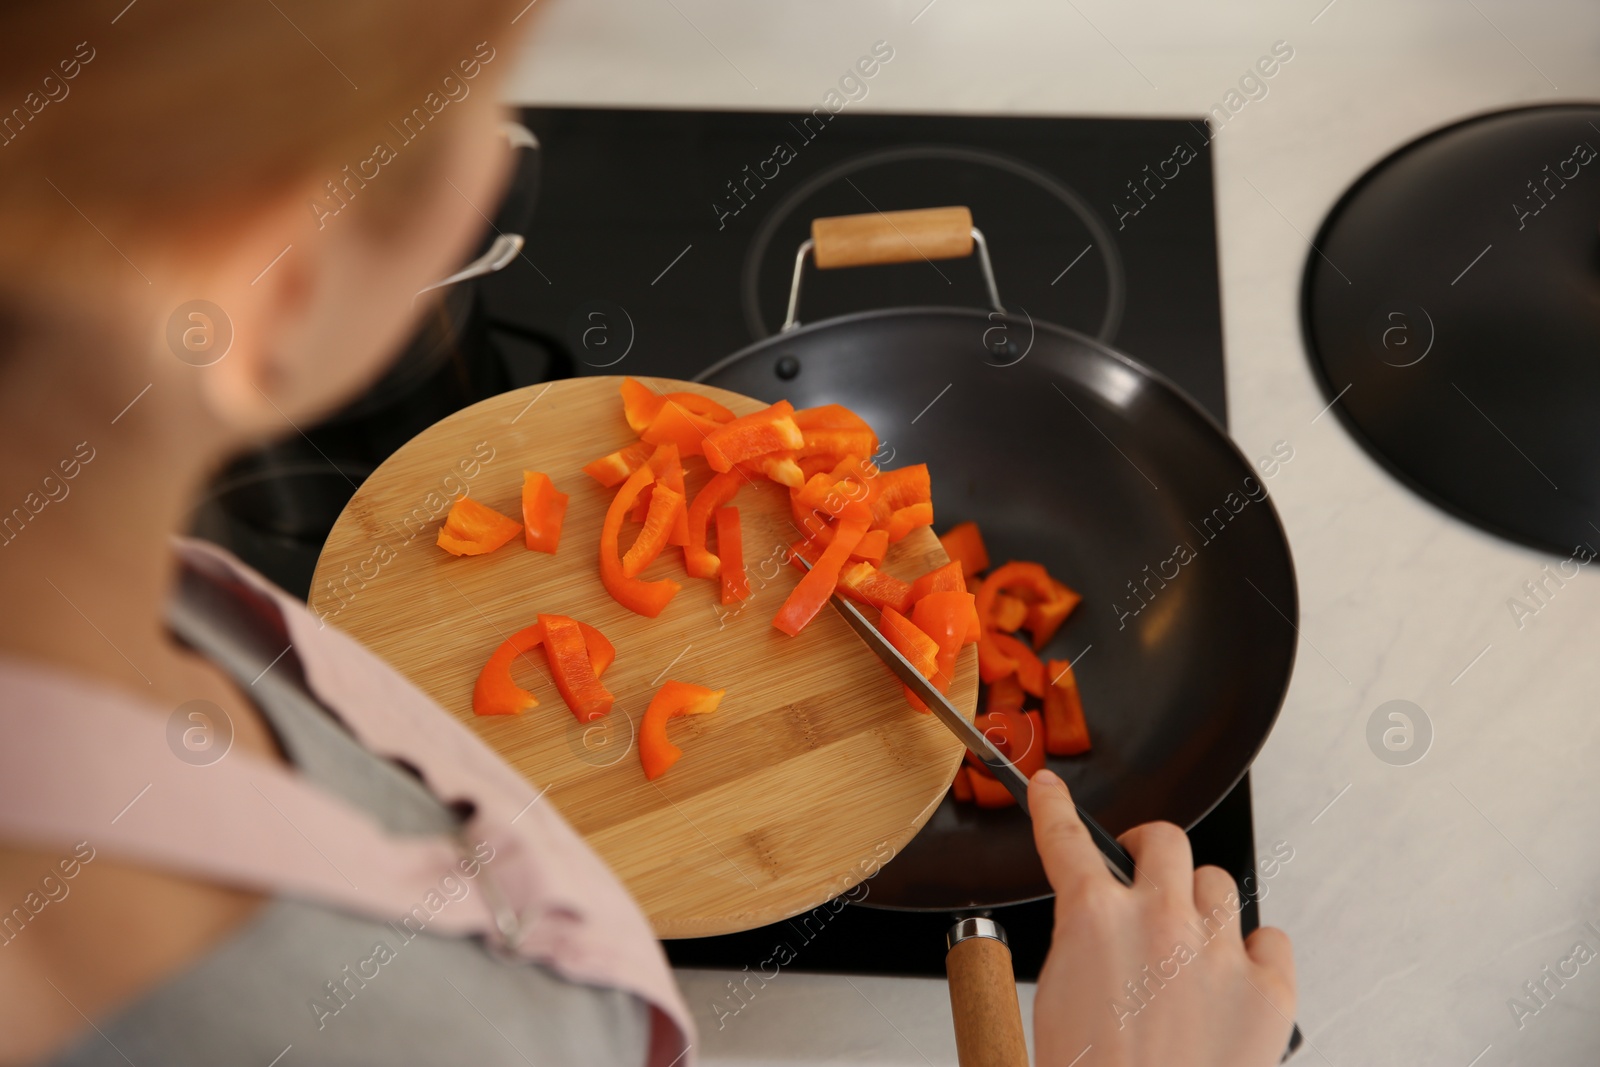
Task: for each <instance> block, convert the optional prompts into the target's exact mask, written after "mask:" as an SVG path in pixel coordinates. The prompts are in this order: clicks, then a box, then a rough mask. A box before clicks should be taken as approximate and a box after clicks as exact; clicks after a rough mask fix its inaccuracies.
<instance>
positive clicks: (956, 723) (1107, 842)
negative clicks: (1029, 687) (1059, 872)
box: [795, 555, 1134, 886]
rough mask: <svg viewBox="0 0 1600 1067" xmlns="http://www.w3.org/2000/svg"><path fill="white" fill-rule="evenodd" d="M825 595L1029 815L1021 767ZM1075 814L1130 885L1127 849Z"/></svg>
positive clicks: (861, 620)
mask: <svg viewBox="0 0 1600 1067" xmlns="http://www.w3.org/2000/svg"><path fill="white" fill-rule="evenodd" d="M795 558H796V559H798V560H800V563H801V564H802V565H803V566H804V567H805V568H806V570H808V571H809V570H810V569H811V564H810V563H809V562H807V561H806V559H805V558H804V557H803V556H799V555H796V556H795ZM829 600H830V601H831V602H832V604H833V606H834V609H835V610H836V611H838V612H839V614H840V615H843V616H844V621H845V622H846V623H847V624H848V625H849V626H850V628H851V629H852V630H854V631H855V632H856V636H857V637H859V638H861V640H862V641H864V642H866V644H867V647H868V648H870V649H872V651H873V652H874V653H876V654H877V656H878V658H879V659H880V660H882V661H883V662H884V663H885V664H886V665H887V666H888V668H889V669H890V670H891V671H893V672H894V675H895V677H896V678H899V679H900V681H902V682H903V683H905V685H906V687H907V688H908V689H910V690H911V691H912V692H913V693H915V694H916V695H917V696H918V697H920V698H921V699H922V702H923V703H924V704H926V705H927V706H928V708H929V709H930V710H931V711H932V712H933V714H934V715H935V716H936V717H937V718H938V720H939V721H940V722H942V723H944V725H945V726H946V727H948V728H949V730H950V732H951V733H953V734H955V735H956V736H957V737H958V738H960V739H961V743H962V744H964V745H966V746H967V750H968V751H969V752H971V753H972V754H973V755H974V756H977V757H978V759H980V760H981V761H983V765H984V766H985V767H987V768H989V770H990V771H992V772H993V773H994V776H995V777H996V778H998V779H999V780H1000V783H1001V784H1002V785H1004V786H1005V787H1006V790H1007V791H1008V792H1009V793H1010V794H1011V795H1012V796H1013V797H1016V799H1017V803H1018V805H1020V806H1021V808H1022V811H1023V813H1024V814H1026V815H1028V817H1029V818H1032V817H1033V813H1032V812H1030V811H1029V810H1028V779H1027V778H1026V777H1024V775H1023V773H1022V772H1021V771H1019V770H1017V767H1016V765H1015V764H1014V763H1012V762H1011V761H1010V760H1008V759H1006V757H1005V754H1004V753H1002V752H1001V751H1000V750H999V749H998V748H996V747H995V746H994V743H993V742H991V741H990V740H989V739H988V738H987V737H985V736H984V735H983V731H982V730H979V729H978V728H977V727H976V726H975V725H973V724H972V722H971V721H970V720H968V719H967V717H966V716H965V715H963V714H961V712H960V710H959V709H957V708H956V706H955V705H954V704H952V703H950V700H949V698H948V697H946V696H945V695H944V694H943V693H941V692H939V690H938V689H936V688H935V687H934V685H933V683H932V682H930V681H928V679H926V678H924V677H923V676H922V672H921V671H919V670H917V669H916V668H915V667H913V666H912V665H911V662H910V661H909V660H907V659H906V658H905V657H904V656H902V655H901V654H900V650H899V649H898V648H895V647H894V645H892V644H890V643H889V639H888V638H886V637H884V636H883V634H882V633H880V632H879V631H878V628H877V627H876V626H874V625H873V624H872V622H871V620H869V619H868V618H867V617H866V616H865V615H863V614H862V613H861V609H860V608H858V607H856V606H855V604H853V603H852V602H850V601H849V600H846V599H845V598H844V597H843V596H842V595H840V594H839V593H838V592H837V591H836V592H835V593H834V594H833V595H832V596H831V597H829ZM1074 807H1077V805H1076V804H1074ZM1078 818H1080V819H1082V820H1083V825H1084V827H1085V828H1087V829H1088V831H1089V836H1090V837H1091V838H1093V839H1094V843H1095V845H1096V847H1098V848H1099V849H1100V854H1101V855H1102V856H1104V857H1105V861H1106V866H1107V867H1109V868H1110V869H1111V873H1112V874H1113V875H1115V876H1116V879H1117V881H1119V882H1121V883H1122V884H1123V885H1130V886H1131V885H1132V884H1133V871H1134V864H1133V857H1132V856H1130V855H1129V854H1128V850H1127V849H1125V848H1123V847H1122V845H1120V844H1119V843H1118V842H1117V839H1116V838H1114V837H1112V836H1111V835H1110V834H1109V833H1108V832H1106V829H1105V828H1104V827H1103V826H1101V825H1100V824H1099V823H1098V822H1096V821H1095V820H1094V819H1093V818H1092V817H1091V816H1090V815H1089V813H1088V812H1086V811H1084V810H1083V808H1081V807H1078Z"/></svg>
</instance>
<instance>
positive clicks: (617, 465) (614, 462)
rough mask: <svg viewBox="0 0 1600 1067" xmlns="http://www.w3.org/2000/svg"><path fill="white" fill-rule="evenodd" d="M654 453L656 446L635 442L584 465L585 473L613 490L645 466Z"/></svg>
mask: <svg viewBox="0 0 1600 1067" xmlns="http://www.w3.org/2000/svg"><path fill="white" fill-rule="evenodd" d="M654 451H655V446H654V445H651V444H646V443H645V442H644V441H635V442H634V443H633V444H631V445H629V446H628V447H626V448H619V449H617V450H616V451H615V452H612V453H610V454H609V455H605V456H601V457H600V458H599V459H596V460H591V461H590V462H588V463H586V464H584V467H583V473H585V474H587V475H588V476H589V477H591V478H593V479H594V480H595V481H597V482H599V483H600V484H601V485H603V486H605V487H606V488H607V489H613V488H615V487H617V486H619V485H621V484H622V483H623V482H625V481H627V479H628V475H630V474H632V473H633V472H634V471H636V470H638V469H639V468H640V467H642V466H644V465H645V463H646V462H647V461H648V460H649V459H650V453H652V452H654Z"/></svg>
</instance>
